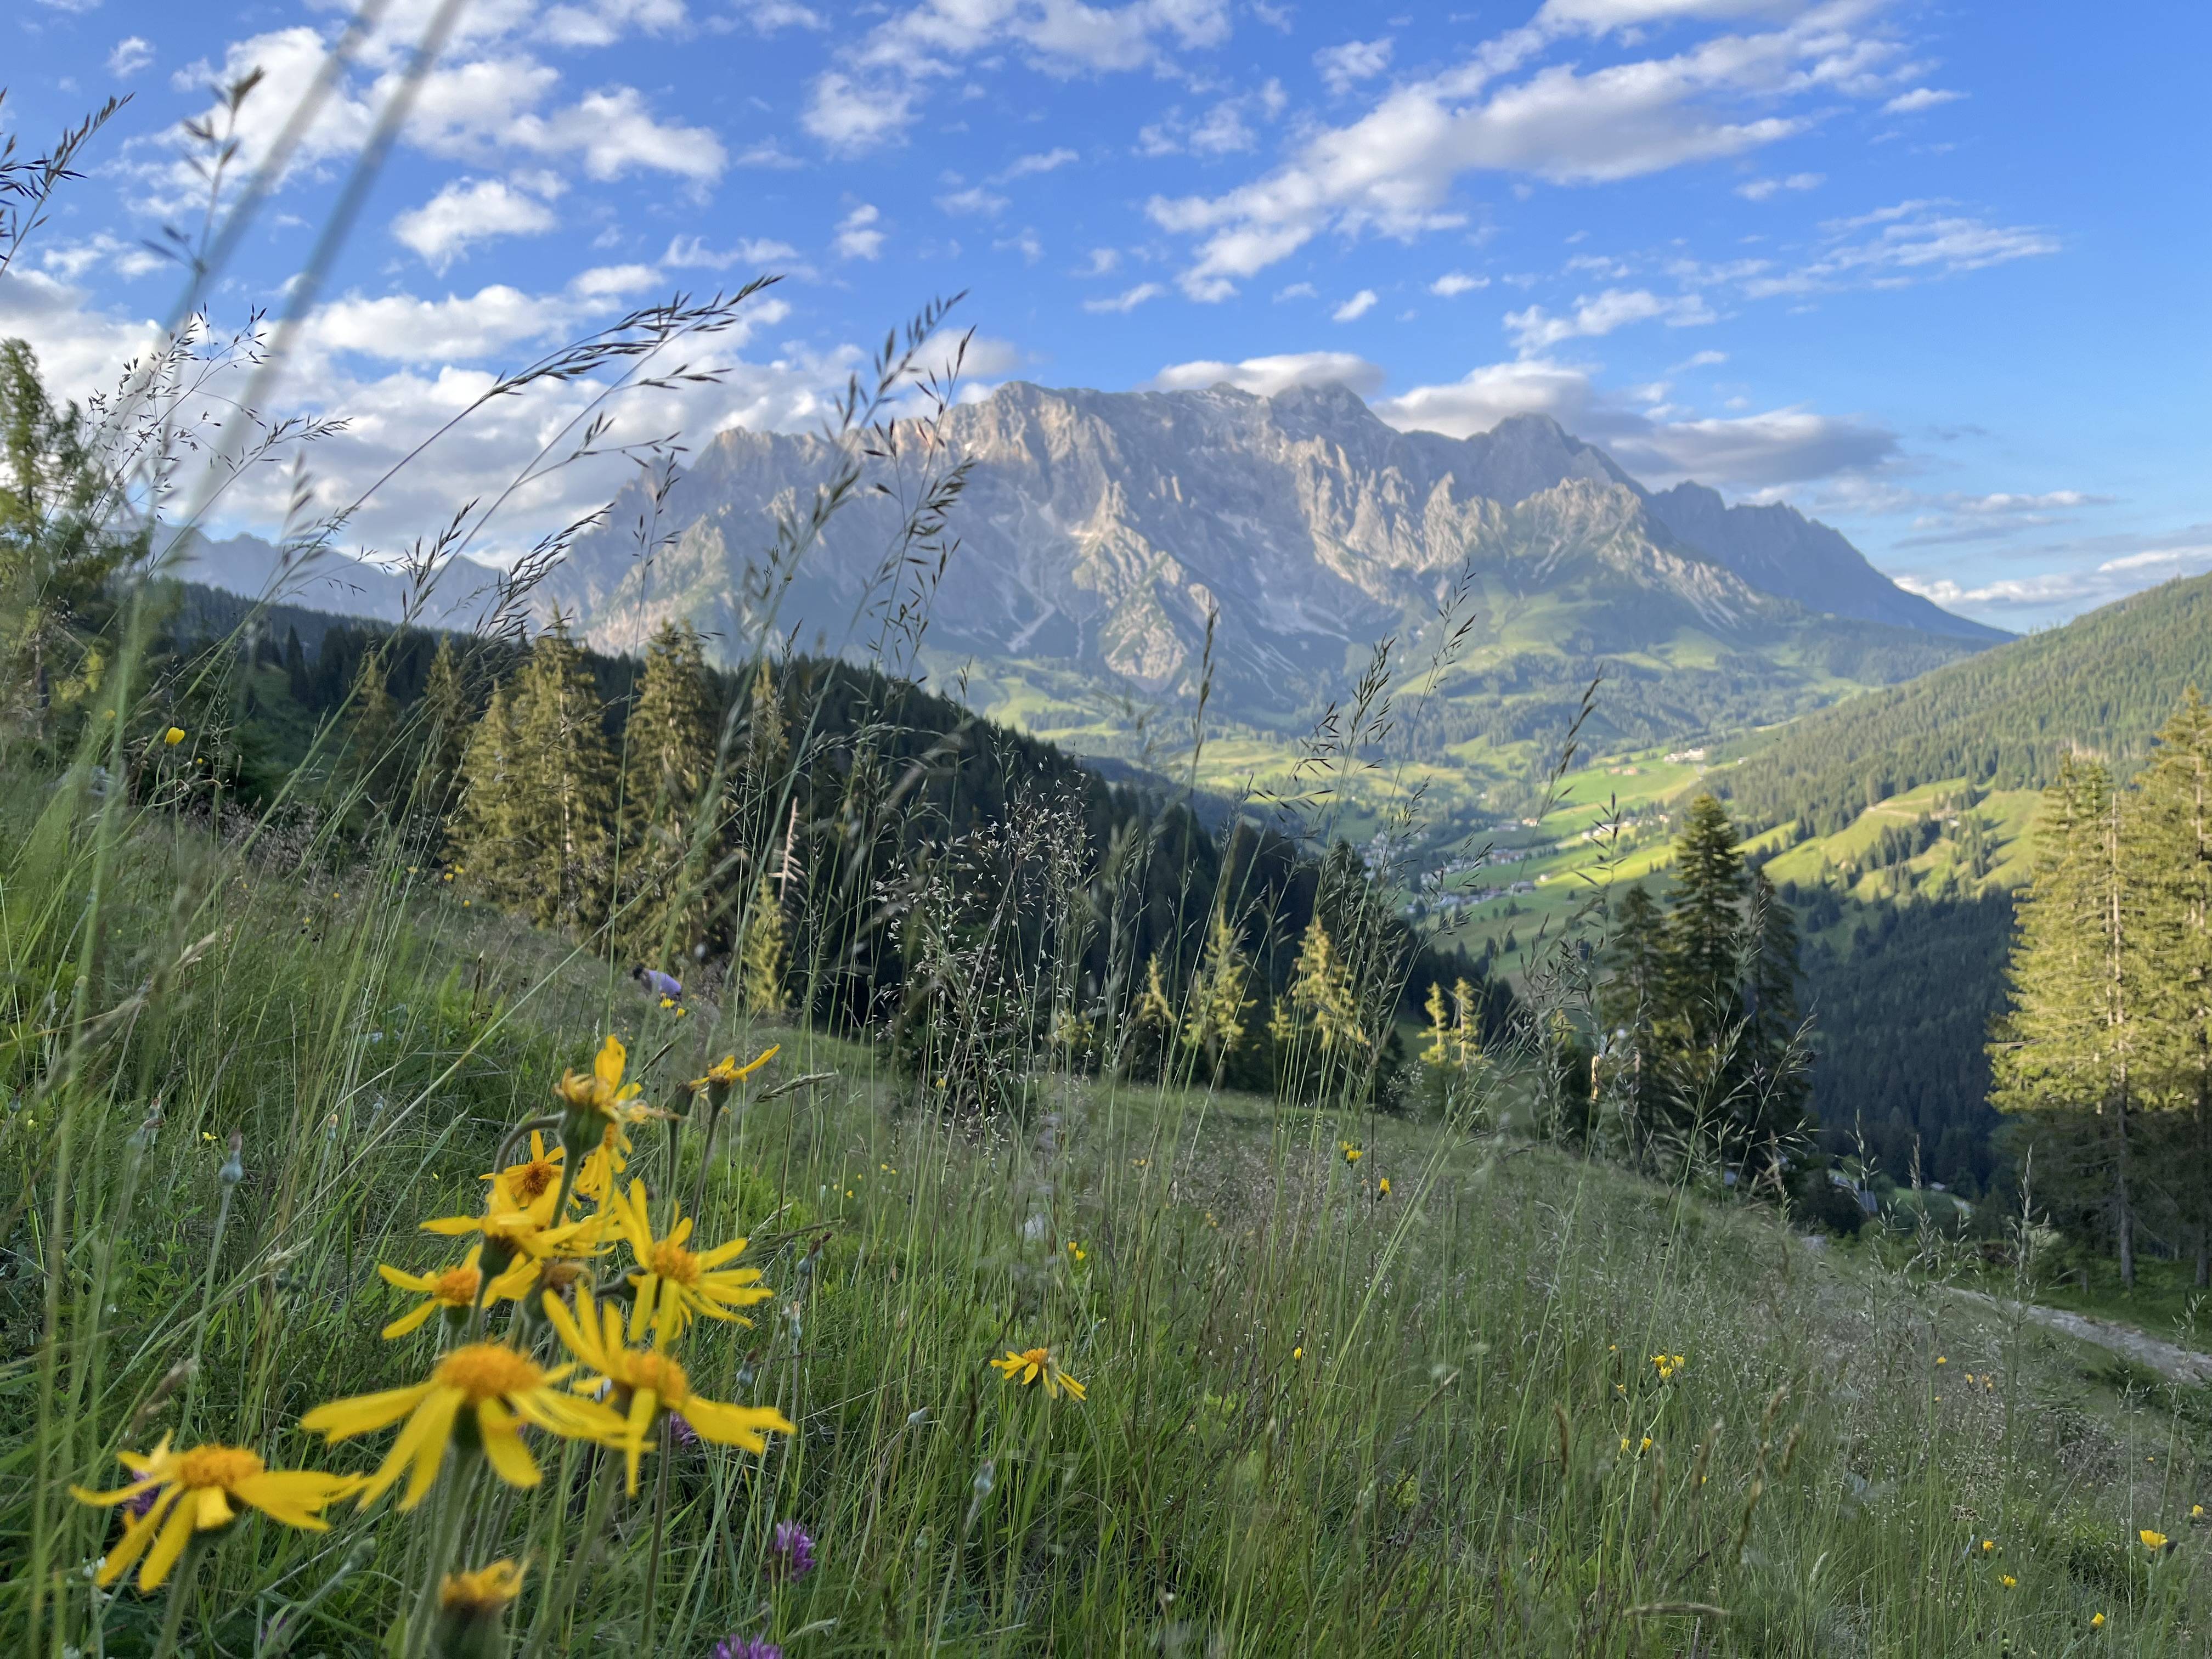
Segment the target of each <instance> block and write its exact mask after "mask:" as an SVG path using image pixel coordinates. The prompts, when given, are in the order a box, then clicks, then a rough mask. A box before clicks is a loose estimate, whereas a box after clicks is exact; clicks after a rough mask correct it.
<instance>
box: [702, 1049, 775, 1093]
mask: <svg viewBox="0 0 2212 1659" xmlns="http://www.w3.org/2000/svg"><path fill="white" fill-rule="evenodd" d="M782 1052H783V1045H782V1044H781V1042H779V1043H777V1044H775V1046H774V1047H772V1048H769V1049H768V1050H767V1051H766V1052H765V1053H763V1054H758V1055H757V1056H755V1057H754V1058H753V1059H751V1060H747V1061H746V1062H745V1063H744V1065H742V1066H740V1065H738V1057H737V1056H736V1055H735V1054H724V1055H723V1056H722V1057H721V1058H720V1060H716V1061H715V1062H714V1064H713V1065H712V1066H708V1068H707V1075H706V1076H704V1077H695V1078H693V1079H691V1091H692V1092H693V1093H694V1094H700V1093H705V1092H710V1091H713V1090H715V1089H721V1090H723V1091H729V1090H731V1089H734V1088H736V1087H737V1086H738V1085H739V1084H740V1083H743V1082H744V1080H745V1079H747V1078H749V1077H750V1076H751V1075H752V1074H753V1073H755V1072H757V1071H758V1070H760V1068H761V1067H762V1066H765V1065H767V1064H768V1063H769V1061H770V1060H774V1059H775V1057H776V1056H777V1055H778V1054H781V1053H782Z"/></svg>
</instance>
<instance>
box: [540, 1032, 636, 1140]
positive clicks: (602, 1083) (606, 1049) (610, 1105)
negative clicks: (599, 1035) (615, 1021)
mask: <svg viewBox="0 0 2212 1659" xmlns="http://www.w3.org/2000/svg"><path fill="white" fill-rule="evenodd" d="M628 1063H629V1049H627V1048H623V1042H622V1039H621V1038H620V1037H618V1036H609V1037H608V1038H607V1040H606V1041H605V1042H603V1043H601V1044H600V1045H599V1054H597V1055H596V1056H595V1057H594V1058H593V1060H592V1069H591V1071H590V1073H588V1074H586V1073H582V1072H563V1073H561V1080H560V1081H559V1082H558V1083H556V1084H555V1085H553V1092H554V1093H555V1094H556V1095H558V1096H559V1097H561V1099H562V1101H563V1102H564V1103H566V1104H567V1105H568V1107H569V1108H570V1109H572V1110H574V1111H579V1112H596V1113H598V1114H599V1115H600V1116H601V1117H604V1118H606V1119H608V1120H609V1121H615V1119H616V1116H617V1111H616V1109H617V1108H618V1107H620V1106H622V1105H623V1104H624V1103H627V1102H629V1101H632V1100H635V1099H636V1098H637V1097H638V1095H639V1093H640V1092H641V1091H640V1089H639V1085H636V1084H635V1083H629V1084H625V1083H624V1082H623V1066H625V1065H627V1064H628Z"/></svg>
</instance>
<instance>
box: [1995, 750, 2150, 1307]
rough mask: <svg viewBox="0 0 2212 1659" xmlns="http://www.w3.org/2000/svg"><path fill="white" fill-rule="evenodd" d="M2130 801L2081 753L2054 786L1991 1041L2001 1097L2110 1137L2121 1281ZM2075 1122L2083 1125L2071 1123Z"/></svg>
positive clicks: (2127, 1220)
mask: <svg viewBox="0 0 2212 1659" xmlns="http://www.w3.org/2000/svg"><path fill="white" fill-rule="evenodd" d="M2123 810H2124V809H2123V806H2122V801H2121V797H2120V796H2119V794H2118V792H2117V791H2115V790H2114V789H2113V787H2112V780H2111V777H2110V776H2109V775H2108V774H2107V773H2106V770H2105V769H2104V768H2103V767H2102V766H2100V765H2099V764H2097V763H2094V762H2087V761H2079V760H2075V759H2074V758H2072V757H2069V758H2067V759H2066V760H2065V761H2063V762H2062V763H2061V764H2060V767H2059V773H2058V778H2057V781H2056V782H2055V783H2053V784H2052V785H2051V787H2050V788H2048V789H2047V790H2045V792H2044V805H2043V810H2042V811H2041V812H2040V814H2039V816H2038V817H2037V820H2036V855H2035V864H2034V869H2033V874H2032V875H2031V877H2030V878H2029V884H2028V887H2027V891H2026V893H2025V894H2023V895H2022V896H2021V900H2020V902H2019V905H2018V908H2017V913H2016V914H2017V921H2016V924H2015V928H2016V931H2015V939H2014V943H2013V950H2012V956H2011V960H2010V962H2009V963H2008V969H2007V978H2008V981H2009V988H2010V1008H2009V1011H2008V1012H2007V1014H2006V1015H2005V1017H2004V1018H2003V1020H2002V1024H2001V1025H2000V1027H1999V1030H1998V1032H1997V1034H1996V1040H1995V1041H1994V1042H1992V1044H1991V1046H1990V1070H1991V1073H1992V1078H1993V1081H1994V1088H1993V1090H1992V1101H1993V1103H1994V1104H1995V1105H1996V1107H1997V1108H1998V1109H1999V1110H2001V1111H2008V1112H2016V1113H2021V1114H2032V1115H2037V1116H2039V1117H2041V1118H2042V1119H2043V1120H2044V1121H2046V1122H2047V1123H2051V1124H2053V1125H2054V1126H2057V1127H2074V1124H2075V1123H2080V1124H2085V1125H2086V1126H2087V1127H2089V1128H2090V1129H2091V1130H2092V1131H2093V1139H2094V1140H2095V1141H2096V1142H2098V1143H2099V1144H2100V1153H2101V1156H2102V1158H2104V1160H2105V1162H2106V1166H2107V1167H2106V1171H2105V1173H2106V1176H2107V1177H2108V1179H2109V1182H2110V1195H2111V1206H2112V1227H2113V1233H2114V1237H2115V1239H2116V1242H2117V1243H2118V1255H2119V1258H2120V1277H2121V1279H2122V1281H2123V1282H2124V1283H2126V1284H2129V1285H2133V1284H2134V1282H2135V1209H2134V1194H2133V1192H2132V1188H2131V1177H2132V1175H2133V1170H2132V1168H2131V1164H2132V1158H2131V1154H2132V1152H2133V1151H2134V1148H2133V1146H2132V1145H2131V1139H2132V1130H2133V1127H2134V1126H2133V1125H2132V1124H2131V1123H2130V1118H2129V1109H2130V1103H2131V1102H2130V1085H2131V1084H2132V1083H2133V1081H2134V1079H2132V1078H2131V1077H2130V1060H2132V1058H2133V1056H2132V1054H2131V1053H2130V1048H2131V1044H2132V1042H2133V1040H2134V1039H2135V1037H2136V1036H2137V1035H2139V1033H2138V1032H2137V1031H2136V1030H2135V1029H2133V1027H2132V1026H2131V1024H2130V1021H2131V1020H2132V1019H2133V1018H2134V1017H2135V1015H2136V1010H2135V1009H2134V1008H2133V1006H2131V1005H2132V996H2131V994H2132V993H2133V991H2134V990H2135V988H2136V987H2135V979H2136V975H2135V973H2134V972H2133V971H2132V970H2133V969H2134V968H2135V966H2136V963H2135V961H2134V959H2133V950H2134V945H2135V942H2136V940H2135V933H2134V930H2133V928H2132V927H2131V926H2130V924H2131V922H2132V921H2133V920H2134V916H2133V908H2134V907H2133V904H2132V903H2131V896H2130V893H2129V891H2128V890H2127V884H2125V883H2124V881H2123V880H2122V877H2123V875H2124V862H2123V859H2122V856H2121V845H2120V842H2121V836H2120V829H2121V820H2122V814H2123ZM2069 1120H2072V1122H2069Z"/></svg>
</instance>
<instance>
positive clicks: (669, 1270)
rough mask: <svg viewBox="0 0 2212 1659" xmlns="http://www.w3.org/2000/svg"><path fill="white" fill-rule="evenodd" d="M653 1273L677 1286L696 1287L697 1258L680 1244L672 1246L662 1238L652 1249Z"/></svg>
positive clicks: (697, 1274) (697, 1280)
mask: <svg viewBox="0 0 2212 1659" xmlns="http://www.w3.org/2000/svg"><path fill="white" fill-rule="evenodd" d="M653 1272H655V1273H659V1275H660V1276H661V1277H662V1278H663V1279H674V1280H675V1281H676V1282H677V1283H678V1284H679V1285H696V1284H697V1283H698V1282H699V1258H698V1257H697V1256H696V1255H692V1254H691V1252H690V1251H689V1250H687V1249H684V1247H683V1246H682V1245H681V1244H671V1243H669V1242H668V1241H667V1240H666V1239H665V1238H664V1239H662V1240H661V1241H660V1243H658V1244H655V1245H654V1246H653Z"/></svg>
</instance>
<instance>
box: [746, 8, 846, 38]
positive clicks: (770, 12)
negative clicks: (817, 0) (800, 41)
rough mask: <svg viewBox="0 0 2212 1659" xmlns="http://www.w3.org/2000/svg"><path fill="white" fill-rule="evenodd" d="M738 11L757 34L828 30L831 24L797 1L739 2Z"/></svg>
mask: <svg viewBox="0 0 2212 1659" xmlns="http://www.w3.org/2000/svg"><path fill="white" fill-rule="evenodd" d="M738 10H739V11H740V12H742V13H743V14H744V20H745V21H747V22H748V23H750V24H751V25H752V27H753V29H754V31H755V32H756V33H761V34H774V33H775V32H776V31H777V30H779V29H794V28H795V29H826V28H828V27H829V22H828V21H827V20H825V19H824V18H823V15H822V14H821V13H819V12H817V11H816V10H814V9H812V8H811V7H809V6H802V5H799V4H797V3H796V0H739V3H738Z"/></svg>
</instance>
